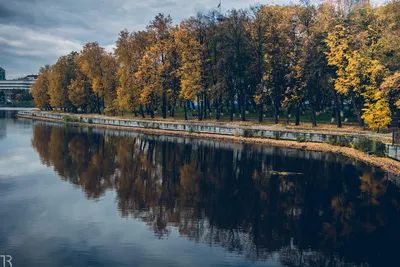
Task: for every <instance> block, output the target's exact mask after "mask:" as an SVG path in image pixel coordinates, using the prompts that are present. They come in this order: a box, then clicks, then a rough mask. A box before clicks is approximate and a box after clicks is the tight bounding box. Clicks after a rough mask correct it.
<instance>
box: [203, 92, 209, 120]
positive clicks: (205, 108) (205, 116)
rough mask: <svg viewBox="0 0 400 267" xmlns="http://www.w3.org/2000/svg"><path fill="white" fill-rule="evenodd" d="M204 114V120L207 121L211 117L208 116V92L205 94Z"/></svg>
mask: <svg viewBox="0 0 400 267" xmlns="http://www.w3.org/2000/svg"><path fill="white" fill-rule="evenodd" d="M203 112H204V119H205V120H206V119H207V118H209V117H210V115H209V114H207V93H206V92H204V100H203Z"/></svg>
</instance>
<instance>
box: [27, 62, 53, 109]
mask: <svg viewBox="0 0 400 267" xmlns="http://www.w3.org/2000/svg"><path fill="white" fill-rule="evenodd" d="M50 73H51V66H50V65H46V66H44V67H42V68H40V70H39V75H38V78H37V79H36V81H35V82H34V83H33V85H32V88H31V90H30V93H31V94H32V96H33V101H34V103H35V107H37V108H39V109H46V110H49V109H50V108H51V106H50V96H49V76H50Z"/></svg>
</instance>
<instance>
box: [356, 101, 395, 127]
mask: <svg viewBox="0 0 400 267" xmlns="http://www.w3.org/2000/svg"><path fill="white" fill-rule="evenodd" d="M363 111H364V114H363V115H362V118H363V119H364V120H365V122H366V123H367V124H368V126H369V127H370V128H371V129H374V130H377V131H378V132H379V129H382V128H383V127H386V126H387V125H388V124H389V123H390V121H391V112H390V108H389V103H388V102H387V101H386V100H385V99H384V98H380V99H379V100H378V101H376V102H374V103H367V104H366V105H365V108H364V109H363Z"/></svg>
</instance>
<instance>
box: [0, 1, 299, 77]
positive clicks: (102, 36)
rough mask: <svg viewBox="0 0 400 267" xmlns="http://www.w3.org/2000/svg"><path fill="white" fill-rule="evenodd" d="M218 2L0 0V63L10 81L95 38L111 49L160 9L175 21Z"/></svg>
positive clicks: (238, 4) (233, 4)
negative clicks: (126, 32)
mask: <svg viewBox="0 0 400 267" xmlns="http://www.w3.org/2000/svg"><path fill="white" fill-rule="evenodd" d="M257 2H259V3H261V4H272V3H275V4H288V3H290V2H297V0H259V1H255V0H223V1H222V6H223V11H226V10H228V9H231V8H246V7H248V6H250V5H252V4H255V3H257ZM218 3H219V0H145V1H140V0H0V67H2V68H4V69H5V70H6V72H7V79H12V78H17V77H22V76H25V75H28V74H37V73H38V70H39V68H40V67H41V66H43V65H45V64H54V63H55V61H56V60H57V58H58V57H59V56H61V55H65V54H68V53H69V52H71V51H80V49H81V47H82V45H83V44H85V43H87V42H93V41H97V42H99V43H100V45H102V46H104V47H105V48H106V49H107V50H108V51H112V50H113V47H114V46H115V41H116V39H117V36H118V32H119V31H121V30H123V29H125V28H126V29H128V30H130V31H132V30H141V29H144V28H145V27H146V25H147V24H148V22H149V21H150V20H151V19H152V18H153V17H154V16H155V15H156V14H158V13H164V14H170V15H171V16H172V18H173V20H174V23H179V22H180V21H181V20H182V19H184V18H187V17H189V16H191V15H195V14H196V13H197V12H198V11H203V12H206V11H208V10H211V9H213V8H216V7H217V5H218Z"/></svg>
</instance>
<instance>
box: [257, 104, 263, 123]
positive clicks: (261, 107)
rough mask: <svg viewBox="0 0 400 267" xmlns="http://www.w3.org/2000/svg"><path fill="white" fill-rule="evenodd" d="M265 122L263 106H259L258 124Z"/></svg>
mask: <svg viewBox="0 0 400 267" xmlns="http://www.w3.org/2000/svg"><path fill="white" fill-rule="evenodd" d="M262 121H263V104H262V103H260V104H258V122H262Z"/></svg>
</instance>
